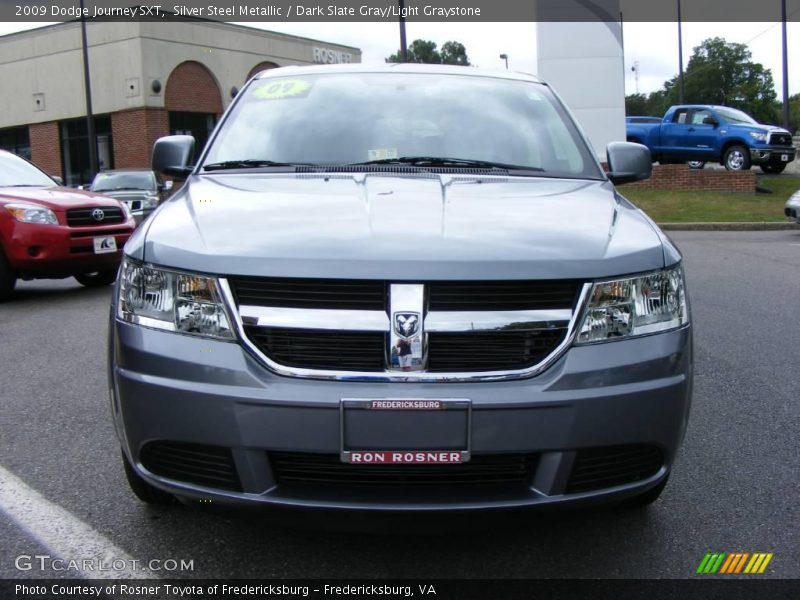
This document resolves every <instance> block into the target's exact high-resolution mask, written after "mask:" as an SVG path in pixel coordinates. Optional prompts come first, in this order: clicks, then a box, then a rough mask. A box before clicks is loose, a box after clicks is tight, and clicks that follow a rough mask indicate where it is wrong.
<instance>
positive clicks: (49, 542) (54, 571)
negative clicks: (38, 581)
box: [0, 465, 157, 579]
mask: <svg viewBox="0 0 800 600" xmlns="http://www.w3.org/2000/svg"><path fill="white" fill-rule="evenodd" d="M0 510H2V511H3V512H4V513H5V514H7V515H8V516H9V518H10V519H11V520H12V521H13V522H15V523H16V524H17V525H19V526H20V527H21V528H22V529H24V530H25V531H27V532H28V533H29V534H30V535H31V536H32V537H33V538H35V539H36V540H37V541H38V542H39V543H41V544H42V545H43V546H45V547H46V548H47V549H48V550H50V552H52V553H53V556H52V557H51V558H50V559H48V560H47V561H44V560H43V559H39V558H36V559H33V560H30V559H29V560H25V561H24V564H26V565H30V564H32V565H33V566H32V570H33V569H40V568H41V567H40V565H41V564H42V563H45V564H46V565H48V566H46V567H45V569H44V570H43V571H42V573H41V575H42V577H50V578H52V577H59V576H61V575H63V574H64V573H65V572H69V573H72V574H74V575H80V576H82V577H85V578H92V579H156V578H157V577H155V576H154V575H153V574H152V573H150V572H147V571H142V570H139V569H140V568H141V566H142V565H144V564H145V563H144V562H143V561H137V560H134V559H133V558H132V557H131V556H130V555H128V554H127V553H126V552H125V551H124V550H122V549H121V548H119V547H117V546H116V545H115V544H114V543H113V542H111V541H110V540H108V539H107V538H106V537H105V536H103V535H102V534H100V533H99V532H97V531H95V530H94V529H93V528H92V527H90V526H89V525H87V524H86V523H84V522H83V521H81V520H80V519H78V518H77V517H75V516H74V515H73V514H71V513H70V512H69V511H67V510H65V509H63V508H61V507H60V506H58V505H56V504H53V503H52V502H50V501H49V500H47V499H46V498H45V497H44V496H42V495H41V494H40V493H39V492H37V491H36V490H34V489H33V488H31V487H29V486H28V485H27V484H26V483H25V482H24V481H22V480H21V479H20V478H19V477H17V476H16V475H14V474H13V473H11V472H10V471H8V470H7V469H5V468H4V467H3V466H1V465H0ZM53 559H58V560H57V561H56V562H55V563H54V562H53ZM137 567H138V568H137ZM25 570H28V569H25Z"/></svg>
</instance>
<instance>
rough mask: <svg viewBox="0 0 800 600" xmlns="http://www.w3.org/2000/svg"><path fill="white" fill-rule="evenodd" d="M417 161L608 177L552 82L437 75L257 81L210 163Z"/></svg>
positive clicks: (223, 131)
mask: <svg viewBox="0 0 800 600" xmlns="http://www.w3.org/2000/svg"><path fill="white" fill-rule="evenodd" d="M412 157H416V158H417V160H416V162H415V163H414V164H423V163H427V164H429V165H436V164H437V163H436V161H432V160H431V159H436V158H448V159H458V160H461V161H474V162H483V163H491V164H499V165H502V166H504V167H519V168H520V169H530V170H531V171H536V173H535V174H536V175H549V176H566V177H580V178H585V177H589V178H598V179H599V178H602V174H601V172H600V171H599V168H598V166H597V163H596V161H595V160H594V159H593V158H592V155H591V153H590V150H589V148H588V146H587V144H586V143H585V142H584V141H583V139H582V138H581V137H580V135H579V134H578V132H577V130H576V127H575V126H574V124H573V123H572V121H571V119H570V118H569V117H568V116H567V114H566V113H565V111H564V109H563V108H562V106H561V104H560V103H559V102H558V101H557V100H556V99H555V98H554V97H553V95H552V94H551V92H550V91H549V90H548V88H547V87H546V86H544V85H542V84H538V83H531V82H525V81H513V80H506V79H497V78H489V77H476V76H469V75H464V76H462V75H450V74H446V75H442V74H436V73H430V74H409V73H335V74H326V75H302V76H300V75H294V76H292V77H285V78H274V77H270V78H265V79H262V80H256V81H254V82H253V83H252V84H251V85H250V86H248V87H247V89H246V91H245V93H244V94H242V97H241V98H238V99H237V103H236V105H235V107H234V108H233V110H232V112H231V113H230V114H229V116H228V117H227V118H226V120H225V123H224V124H223V126H222V129H221V131H220V133H219V135H217V136H216V138H215V139H214V141H213V142H212V145H211V147H210V148H209V151H208V154H207V156H206V157H205V160H204V165H205V166H207V167H208V166H211V165H214V166H213V167H211V168H219V167H220V166H222V167H229V168H243V167H246V166H248V164H249V165H250V166H253V167H255V166H270V165H268V164H266V163H267V161H269V162H271V163H273V165H274V164H276V163H277V164H297V163H301V164H311V165H347V164H359V163H365V162H376V161H380V162H389V163H391V162H394V161H395V159H397V160H398V161H400V162H402V159H403V158H406V159H408V158H412ZM419 157H425V159H426V160H425V161H422V162H420V161H419V160H418V159H419ZM242 161H248V162H247V163H243V162H242ZM449 164H451V166H452V167H453V168H458V167H460V166H476V165H467V164H463V165H458V164H456V163H455V162H453V163H449ZM440 166H441V165H440ZM482 166H486V165H482ZM208 170H211V169H210V168H209V169H208Z"/></svg>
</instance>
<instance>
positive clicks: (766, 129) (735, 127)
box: [723, 123, 791, 135]
mask: <svg viewBox="0 0 800 600" xmlns="http://www.w3.org/2000/svg"><path fill="white" fill-rule="evenodd" d="M725 127H727V129H729V130H730V131H738V132H740V133H747V132H748V131H757V132H758V133H785V134H787V135H791V134H790V133H789V132H788V131H786V129H784V128H783V127H778V126H777V125H760V124H759V125H747V124H743V123H736V124H734V123H729V124H728V125H726V126H723V129H724V128H725Z"/></svg>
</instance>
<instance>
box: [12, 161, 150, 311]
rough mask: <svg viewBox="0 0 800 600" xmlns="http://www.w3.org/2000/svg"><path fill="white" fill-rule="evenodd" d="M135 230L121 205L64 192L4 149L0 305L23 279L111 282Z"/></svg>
mask: <svg viewBox="0 0 800 600" xmlns="http://www.w3.org/2000/svg"><path fill="white" fill-rule="evenodd" d="M134 227H135V223H134V220H133V217H131V214H130V212H129V211H128V208H127V207H126V206H125V205H124V204H122V203H121V202H119V201H118V200H114V199H112V198H107V197H105V196H99V195H97V194H92V193H89V192H81V191H77V190H72V189H69V188H64V187H60V186H58V185H57V184H56V182H55V181H54V180H53V179H51V178H50V177H49V176H47V175H45V174H44V173H43V172H42V171H40V170H39V169H38V168H36V167H35V166H33V165H32V164H31V163H29V162H28V161H26V160H24V159H22V158H20V157H18V156H16V155H14V154H11V153H10V152H5V151H3V150H0V300H5V299H7V298H8V297H9V296H11V293H12V292H13V290H14V284H15V283H16V280H17V279H18V278H22V279H61V278H64V277H75V279H77V280H78V281H79V282H80V283H81V284H83V285H85V286H99V285H108V284H110V283H112V282H113V281H114V278H115V276H116V272H117V267H118V266H119V262H120V259H121V257H122V246H123V245H124V244H125V242H126V241H127V240H128V238H129V237H130V235H131V233H132V232H133V230H134Z"/></svg>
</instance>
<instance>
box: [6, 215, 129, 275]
mask: <svg viewBox="0 0 800 600" xmlns="http://www.w3.org/2000/svg"><path fill="white" fill-rule="evenodd" d="M133 228H134V222H133V219H131V220H128V221H127V222H125V223H119V224H114V225H106V226H99V227H98V226H92V227H67V226H65V225H36V224H32V223H18V222H14V223H12V225H11V228H10V230H9V231H8V232H7V234H6V235H7V238H6V239H7V242H6V244H5V250H6V253H7V257H8V260H9V263H10V265H11V268H12V269H14V270H15V271H17V272H18V273H20V275H21V276H22V277H33V278H39V277H69V276H71V275H76V274H80V273H89V272H93V271H105V270H111V269H116V268H117V266H118V265H119V263H120V261H121V260H122V247H123V246H124V245H125V242H127V241H128V238H129V237H130V236H131V234H132V233H133ZM96 237H113V238H114V240H115V242H116V246H117V251H116V252H109V253H103V254H95V252H94V238H96Z"/></svg>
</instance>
